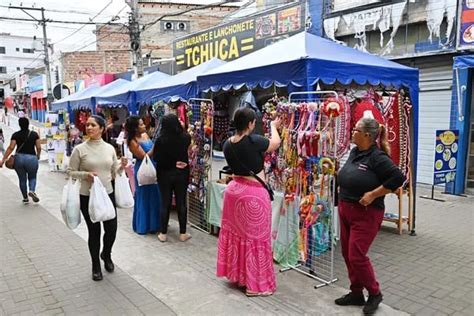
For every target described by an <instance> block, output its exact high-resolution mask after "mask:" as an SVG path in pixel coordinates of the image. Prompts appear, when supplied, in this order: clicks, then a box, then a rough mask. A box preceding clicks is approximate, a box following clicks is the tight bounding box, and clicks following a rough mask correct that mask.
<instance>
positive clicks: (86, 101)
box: [69, 79, 129, 112]
mask: <svg viewBox="0 0 474 316" xmlns="http://www.w3.org/2000/svg"><path fill="white" fill-rule="evenodd" d="M128 83H129V81H127V80H124V79H118V80H114V81H112V82H109V83H108V84H106V85H104V86H102V87H99V88H98V89H97V90H94V91H92V92H91V93H87V94H86V95H83V96H81V97H80V98H75V99H74V100H69V105H70V107H71V109H77V108H80V107H89V108H91V110H92V111H93V112H95V106H96V99H95V97H96V96H98V95H100V94H101V93H103V92H107V91H110V90H113V89H115V88H116V87H121V86H124V85H126V84H128Z"/></svg>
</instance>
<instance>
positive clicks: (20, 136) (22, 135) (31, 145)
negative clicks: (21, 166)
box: [12, 130, 39, 155]
mask: <svg viewBox="0 0 474 316" xmlns="http://www.w3.org/2000/svg"><path fill="white" fill-rule="evenodd" d="M28 133H30V135H29V136H28ZM37 139H39V136H38V133H36V132H35V131H30V130H26V131H18V132H15V133H13V135H12V140H15V141H16V153H20V154H29V155H36V150H35V147H36V140H37ZM25 140H26V143H25ZM23 143H25V145H23ZM21 145H23V147H21ZM20 147H21V149H20V150H18V148H20Z"/></svg>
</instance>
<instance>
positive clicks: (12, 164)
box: [5, 131, 31, 169]
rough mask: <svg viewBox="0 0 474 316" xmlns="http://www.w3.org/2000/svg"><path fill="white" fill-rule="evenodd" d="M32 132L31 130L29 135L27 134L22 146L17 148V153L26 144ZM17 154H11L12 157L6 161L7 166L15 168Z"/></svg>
mask: <svg viewBox="0 0 474 316" xmlns="http://www.w3.org/2000/svg"><path fill="white" fill-rule="evenodd" d="M30 134H31V131H30V132H29V133H28V136H26V139H25V141H24V142H23V144H21V146H20V147H18V148H17V150H16V151H15V155H16V153H17V152H19V151H20V150H21V149H22V148H23V146H24V145H25V144H26V142H27V141H28V138H30ZM15 155H10V157H9V158H8V160H7V161H5V167H7V168H8V169H14V168H15Z"/></svg>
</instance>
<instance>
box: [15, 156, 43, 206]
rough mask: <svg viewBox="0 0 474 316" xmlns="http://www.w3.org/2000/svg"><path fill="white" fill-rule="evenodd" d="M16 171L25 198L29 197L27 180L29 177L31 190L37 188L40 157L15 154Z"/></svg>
mask: <svg viewBox="0 0 474 316" xmlns="http://www.w3.org/2000/svg"><path fill="white" fill-rule="evenodd" d="M15 171H16V174H17V175H18V180H19V181H20V190H21V194H22V195H23V198H24V199H26V198H28V190H27V187H26V180H27V179H28V188H29V189H30V192H35V189H36V174H37V173H38V157H36V155H29V154H16V155H15Z"/></svg>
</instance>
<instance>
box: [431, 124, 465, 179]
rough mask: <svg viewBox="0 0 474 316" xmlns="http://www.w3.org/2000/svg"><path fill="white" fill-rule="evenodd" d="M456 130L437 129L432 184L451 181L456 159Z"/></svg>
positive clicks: (453, 176)
mask: <svg viewBox="0 0 474 316" xmlns="http://www.w3.org/2000/svg"><path fill="white" fill-rule="evenodd" d="M458 140H459V131H458V130H437V131H436V142H435V159H434V176H433V184H434V185H436V184H442V183H448V182H453V181H454V180H455V178H456V165H457V159H458V149H459V146H458Z"/></svg>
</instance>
